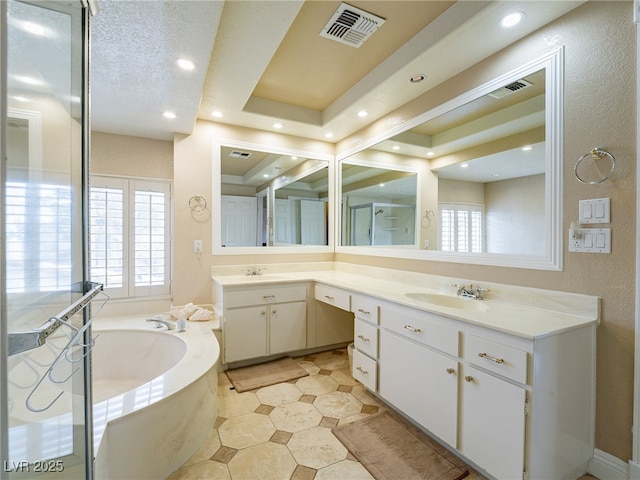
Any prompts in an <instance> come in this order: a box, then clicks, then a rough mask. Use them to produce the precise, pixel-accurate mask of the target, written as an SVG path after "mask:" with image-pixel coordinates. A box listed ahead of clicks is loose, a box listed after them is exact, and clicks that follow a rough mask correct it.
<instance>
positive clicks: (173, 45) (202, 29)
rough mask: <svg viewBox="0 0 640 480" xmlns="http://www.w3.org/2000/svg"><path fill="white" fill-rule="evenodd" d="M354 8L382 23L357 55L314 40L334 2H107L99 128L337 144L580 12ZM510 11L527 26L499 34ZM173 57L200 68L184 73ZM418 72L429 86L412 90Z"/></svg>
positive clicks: (95, 42)
mask: <svg viewBox="0 0 640 480" xmlns="http://www.w3.org/2000/svg"><path fill="white" fill-rule="evenodd" d="M349 3H350V4H352V5H353V6H355V7H357V8H360V9H362V10H365V11H368V12H371V13H373V14H375V15H378V16H381V17H383V18H385V22H384V24H383V25H382V26H381V27H380V28H378V30H377V31H376V32H375V33H374V34H373V35H372V36H371V37H370V38H369V39H368V40H367V42H366V43H364V45H362V46H361V47H360V48H354V47H351V46H348V45H343V44H341V43H337V42H335V41H332V40H330V39H326V38H323V37H320V36H319V34H320V31H321V29H322V27H323V26H324V25H325V23H326V22H327V21H328V20H329V18H330V17H331V15H333V12H334V11H335V10H336V9H337V8H338V7H339V5H340V4H341V2H340V1H336V0H307V1H306V2H305V1H303V0H286V1H276V0H266V1H265V0H261V1H257V0H255V1H252V0H227V1H221V0H200V1H189V0H165V1H159V0H146V1H126V0H125V1H122V0H100V2H99V5H100V11H99V13H98V14H97V15H96V16H95V17H94V18H93V19H92V32H93V34H92V73H91V88H92V125H93V129H94V130H97V131H103V132H108V133H119V134H125V135H134V136H142V137H150V138H161V139H167V140H169V139H172V138H173V135H174V133H176V132H177V133H185V134H188V133H190V132H191V131H192V129H193V126H194V124H195V121H196V119H197V118H201V119H207V120H213V121H218V122H223V123H228V124H233V125H239V126H246V127H252V128H257V129H262V130H270V131H273V130H274V127H273V124H274V123H275V122H278V123H280V124H282V129H281V130H280V131H281V132H282V133H286V134H290V135H297V136H301V137H307V138H314V139H321V140H325V136H324V135H325V134H326V133H327V132H329V131H330V132H332V133H333V134H334V136H333V138H332V140H331V141H338V140H340V139H342V138H344V137H345V136H347V135H349V134H351V133H353V132H355V131H357V130H359V129H360V128H362V127H363V126H364V125H366V124H367V123H369V122H371V121H374V120H375V119H376V118H379V117H380V116H382V115H385V114H388V113H389V112H390V111H392V110H394V109H395V108H398V107H399V106H401V105H403V104H405V103H406V102H408V101H410V100H412V99H413V98H415V97H417V96H419V95H420V94H422V93H424V92H425V91H427V90H428V89H430V88H433V87H434V86H436V85H438V84H440V83H442V82H444V81H446V79H447V78H449V77H451V76H452V75H455V74H456V73H459V72H461V71H463V70H464V69H466V68H468V67H469V66H471V65H473V64H474V63H476V62H478V61H479V60H481V59H482V58H485V57H487V56H488V55H491V54H492V53H494V52H496V51H498V50H500V49H502V48H504V47H505V46H507V45H509V44H510V43H512V42H514V41H516V40H517V39H519V38H522V37H523V36H525V35H527V34H528V33H530V32H532V31H534V30H536V29H537V28H539V27H540V26H542V25H544V24H546V23H548V22H549V21H551V20H553V19H555V18H557V17H558V16H560V15H563V14H564V13H566V12H567V11H569V10H571V9H573V8H575V7H576V6H578V5H579V4H581V3H583V2H582V1H576V2H570V1H562V2H545V1H542V2H540V1H518V0H510V1H498V2H484V1H461V2H434V1H431V0H424V1H423V0H412V1H402V0H395V1H378V0H364V1H360V0H358V1H352V2H349ZM514 10H516V11H517V10H520V11H525V12H526V17H525V21H524V22H523V24H522V25H521V26H518V27H517V28H516V29H511V30H508V31H507V30H501V29H500V28H499V27H498V26H497V23H498V22H499V19H500V18H501V17H502V16H503V15H504V14H505V13H507V12H511V11H514ZM178 57H187V58H190V59H192V60H194V61H195V62H196V63H197V65H198V67H197V68H196V70H194V71H192V72H183V71H180V70H178V69H177V68H176V66H175V60H176V59H177V58H178ZM416 73H424V74H426V75H427V80H425V81H424V82H422V83H419V84H410V83H409V82H408V79H409V78H410V77H411V76H412V75H414V74H416ZM361 109H365V110H367V111H368V113H369V115H368V117H366V118H364V119H362V118H359V117H357V116H356V113H357V111H359V110H361ZM214 110H218V111H221V112H223V113H224V117H223V118H220V119H217V118H214V117H213V116H212V112H213V111H214ZM164 111H173V112H174V113H175V114H176V118H175V119H172V120H170V119H166V118H164V117H162V113H163V112H164Z"/></svg>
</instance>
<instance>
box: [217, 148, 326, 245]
mask: <svg viewBox="0 0 640 480" xmlns="http://www.w3.org/2000/svg"><path fill="white" fill-rule="evenodd" d="M221 147H231V148H239V149H246V150H256V151H260V152H265V153H272V154H276V155H292V156H298V157H306V158H309V159H313V160H322V161H326V162H327V169H328V170H327V176H328V183H327V186H328V192H327V198H328V203H329V208H328V219H327V243H328V244H327V245H270V246H264V247H262V246H260V247H259V246H255V247H223V246H222V231H221V228H220V227H221V222H222V209H221V205H220V197H221V195H222V173H221V171H220V167H221V158H220V149H221ZM212 151H213V155H212V161H211V177H212V179H211V195H212V202H211V203H212V205H211V214H212V222H211V224H212V239H213V241H212V254H213V255H256V254H259V255H265V254H274V255H281V254H299V253H332V252H333V251H334V238H335V232H336V228H335V218H336V217H335V203H334V202H335V188H334V183H335V182H334V176H335V174H334V167H335V161H334V160H335V157H334V156H333V155H327V154H322V153H315V152H310V151H303V150H294V149H290V148H284V147H272V146H270V145H264V144H258V143H249V142H242V141H238V140H227V139H219V138H218V139H215V140H214V141H213V150H212ZM269 195H270V196H272V195H274V191H273V189H271V188H269Z"/></svg>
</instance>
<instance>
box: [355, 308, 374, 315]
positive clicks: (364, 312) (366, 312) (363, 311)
mask: <svg viewBox="0 0 640 480" xmlns="http://www.w3.org/2000/svg"><path fill="white" fill-rule="evenodd" d="M358 311H359V312H360V313H362V314H363V315H371V312H368V311H366V310H363V309H361V308H359V309H358Z"/></svg>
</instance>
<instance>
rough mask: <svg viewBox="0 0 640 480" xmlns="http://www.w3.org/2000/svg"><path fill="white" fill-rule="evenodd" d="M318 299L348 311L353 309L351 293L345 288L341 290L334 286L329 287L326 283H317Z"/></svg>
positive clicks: (316, 292)
mask: <svg viewBox="0 0 640 480" xmlns="http://www.w3.org/2000/svg"><path fill="white" fill-rule="evenodd" d="M315 297H316V300H319V301H321V302H324V303H328V304H329V305H333V306H334V307H338V308H341V309H342V310H346V311H347V312H350V311H351V308H350V307H351V294H350V293H349V292H345V291H344V290H339V289H337V288H333V287H327V286H326V285H321V284H319V283H317V284H316V288H315Z"/></svg>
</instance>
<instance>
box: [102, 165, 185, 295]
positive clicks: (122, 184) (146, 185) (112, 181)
mask: <svg viewBox="0 0 640 480" xmlns="http://www.w3.org/2000/svg"><path fill="white" fill-rule="evenodd" d="M89 184H90V185H89V188H90V190H91V189H92V188H94V187H96V188H115V189H122V195H123V200H122V201H123V219H122V235H123V246H122V251H123V267H122V278H123V284H122V287H110V286H108V285H105V288H104V291H105V292H106V293H107V294H108V295H109V296H110V297H111V298H119V299H127V298H131V299H132V298H142V297H145V298H149V297H165V296H170V295H171V279H172V271H173V268H172V267H173V263H172V262H173V251H172V246H173V235H172V231H173V217H172V210H173V209H172V190H173V188H172V187H173V184H172V182H171V181H168V180H162V179H154V178H140V177H122V176H116V175H104V174H92V175H91V176H90V182H89ZM140 191H142V192H158V193H162V194H163V195H164V199H165V202H164V226H163V230H164V272H163V278H164V280H163V283H162V284H161V285H136V271H135V260H136V258H135V255H136V235H135V231H136V210H135V208H136V204H135V199H136V192H140ZM91 209H92V207H91V201H90V202H89V216H90V218H91ZM91 234H92V232H91V222H90V225H89V235H90V238H91ZM93 261H94V260H93V258H92V250H91V242H90V245H89V277H90V278H91V280H92V281H99V280H98V279H95V280H94V277H92V276H91V268H92V267H91V266H92V263H93Z"/></svg>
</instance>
